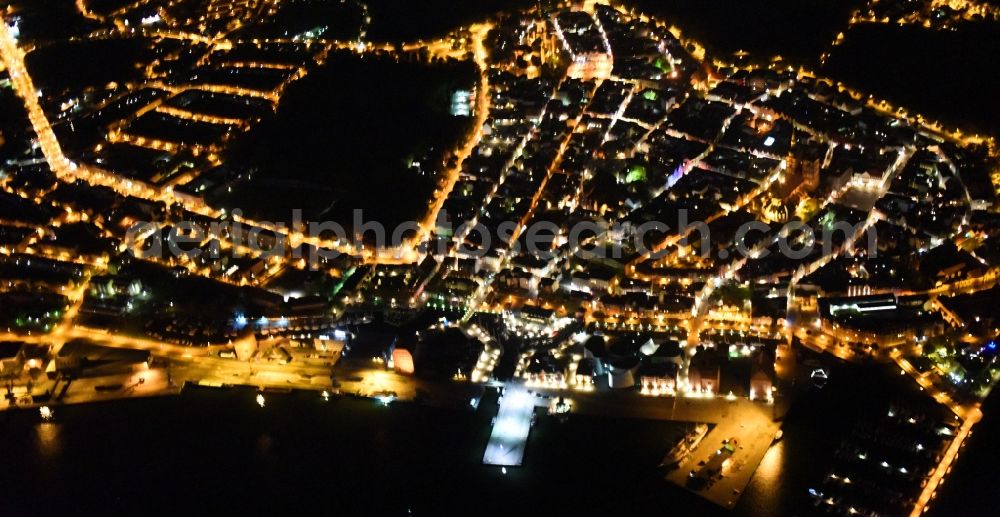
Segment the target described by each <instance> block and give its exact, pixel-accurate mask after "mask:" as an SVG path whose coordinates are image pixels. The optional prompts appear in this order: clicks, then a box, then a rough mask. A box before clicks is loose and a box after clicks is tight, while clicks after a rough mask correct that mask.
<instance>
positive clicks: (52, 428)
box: [35, 422, 62, 459]
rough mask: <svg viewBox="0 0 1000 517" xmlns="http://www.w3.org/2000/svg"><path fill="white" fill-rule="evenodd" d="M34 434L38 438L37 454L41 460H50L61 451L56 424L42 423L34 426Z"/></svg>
mask: <svg viewBox="0 0 1000 517" xmlns="http://www.w3.org/2000/svg"><path fill="white" fill-rule="evenodd" d="M35 432H36V433H37V437H38V452H39V454H40V455H41V456H42V457H43V458H45V459H52V458H54V457H55V456H56V455H58V454H59V453H60V452H61V451H62V441H61V440H60V439H59V425H58V424H54V423H52V422H42V423H40V424H38V425H36V426H35Z"/></svg>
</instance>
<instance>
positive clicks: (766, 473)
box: [754, 442, 785, 492]
mask: <svg viewBox="0 0 1000 517" xmlns="http://www.w3.org/2000/svg"><path fill="white" fill-rule="evenodd" d="M784 455H785V442H778V443H775V444H774V445H772V446H771V448H770V449H768V450H767V453H766V454H764V459H762V460H761V461H760V465H758V466H757V472H755V473H754V477H755V478H756V481H757V483H759V484H760V487H761V488H762V489H764V490H767V491H769V492H770V491H772V490H777V489H778V484H779V482H780V481H781V466H782V464H783V462H784Z"/></svg>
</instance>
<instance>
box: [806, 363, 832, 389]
mask: <svg viewBox="0 0 1000 517" xmlns="http://www.w3.org/2000/svg"><path fill="white" fill-rule="evenodd" d="M809 378H810V379H812V382H813V385H814V386H816V387H817V388H820V389H822V388H823V387H824V386H826V382H827V381H828V380H829V379H830V374H828V373H826V370H824V369H822V368H816V369H815V370H813V371H812V373H811V374H810V375H809Z"/></svg>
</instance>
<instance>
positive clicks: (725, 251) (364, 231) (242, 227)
mask: <svg viewBox="0 0 1000 517" xmlns="http://www.w3.org/2000/svg"><path fill="white" fill-rule="evenodd" d="M363 215H364V214H363V211H362V210H360V209H358V210H354V212H353V217H352V219H353V220H352V224H351V225H350V231H349V232H348V230H347V229H346V228H345V227H344V225H343V224H341V223H339V222H336V221H308V222H303V221H302V212H301V210H293V211H292V219H291V224H288V223H285V222H269V221H258V222H255V224H253V225H250V224H245V223H242V222H240V220H241V219H242V212H241V211H240V210H233V211H232V212H231V214H230V217H229V218H227V219H226V220H219V221H212V222H208V223H205V222H202V221H191V220H184V221H177V222H172V223H169V224H168V223H156V222H139V223H136V224H134V225H133V226H132V227H131V228H130V229H129V231H128V232H127V236H126V245H127V246H128V249H130V250H132V252H133V253H134V254H136V255H137V256H139V257H141V258H147V259H168V258H170V257H174V258H187V259H194V258H201V259H205V258H208V259H218V258H221V257H222V256H224V255H226V256H235V257H241V256H253V257H263V258H271V257H283V258H287V259H292V260H300V259H305V260H306V263H307V265H308V267H309V268H310V269H312V270H316V269H319V268H321V267H322V265H323V264H324V263H325V262H326V261H328V260H332V259H335V258H337V257H339V256H340V255H341V254H343V253H344V251H345V250H346V252H348V253H350V254H352V255H362V254H363V253H364V252H365V251H366V250H369V251H372V250H376V251H377V254H378V255H379V256H383V257H392V258H396V259H399V258H402V257H404V256H406V255H407V254H408V253H411V252H412V251H413V250H414V248H415V251H417V252H419V253H421V254H424V253H433V254H436V255H446V254H449V253H454V254H455V255H457V256H463V257H470V258H482V257H486V256H488V255H490V252H491V250H492V249H493V246H494V245H497V246H500V247H501V248H503V249H507V250H509V251H508V252H507V254H521V253H524V252H527V253H528V254H529V255H531V256H534V257H536V258H538V259H541V260H545V261H549V260H551V259H553V258H555V257H557V256H560V255H563V256H575V257H578V258H581V259H588V260H593V259H600V258H612V259H620V258H623V257H625V256H626V255H627V254H630V253H635V254H640V255H644V256H647V257H649V258H651V259H657V258H661V257H663V256H666V255H667V254H668V253H670V252H671V247H670V246H663V245H662V244H663V243H665V242H671V243H672V244H674V245H675V246H677V247H684V248H686V247H688V246H689V245H691V243H695V245H694V246H692V247H693V248H696V252H697V253H698V254H699V256H700V257H702V258H706V259H714V258H718V259H723V260H725V259H730V258H748V257H753V258H763V257H766V256H768V255H770V254H772V253H774V252H775V251H777V252H778V253H780V254H781V255H783V256H784V257H787V258H789V259H792V260H801V259H804V258H806V257H808V256H810V255H811V254H813V253H814V252H815V251H816V250H817V246H819V247H821V250H822V252H823V254H830V253H832V252H833V251H834V250H835V248H836V247H837V246H838V244H839V243H843V242H849V241H852V240H854V239H860V238H862V237H865V240H866V242H867V250H866V251H867V253H868V256H875V255H876V254H877V243H876V233H875V230H874V228H873V227H870V228H867V229H865V227H864V223H863V222H862V223H857V224H851V223H849V222H846V221H834V222H828V223H827V224H823V225H820V226H819V227H818V228H814V227H812V226H810V225H808V224H807V223H805V222H802V221H798V220H794V221H791V222H789V223H786V224H784V225H782V226H780V227H776V226H775V225H769V224H766V223H764V222H761V221H750V222H747V223H744V224H742V225H740V226H739V228H737V229H736V232H735V233H734V234H733V235H734V237H733V238H732V240H731V241H726V242H722V243H713V240H712V232H711V229H710V227H709V225H708V224H706V223H705V222H703V221H690V220H689V213H688V211H687V210H686V209H680V210H678V212H677V214H676V215H677V217H676V219H674V220H675V221H676V229H675V228H673V227H672V226H671V225H669V224H667V223H665V222H662V221H645V222H642V223H633V222H629V221H626V222H608V221H605V220H585V221H580V222H576V223H574V224H572V225H567V224H565V223H564V224H560V223H557V222H554V221H545V220H541V221H534V222H532V223H531V224H528V225H526V226H525V227H523V228H522V227H521V224H520V223H518V222H516V221H502V222H500V223H498V224H496V225H495V226H493V227H492V228H491V227H488V226H487V225H485V224H483V223H481V222H479V221H478V220H473V221H465V222H462V223H461V224H459V225H458V226H454V225H453V224H451V223H450V221H448V220H447V219H446V218H445V217H439V219H438V221H437V222H436V224H435V229H434V232H433V234H432V236H431V238H430V239H428V240H426V241H425V242H421V243H418V244H416V245H415V246H414V245H412V240H413V236H414V235H416V234H418V233H419V230H420V225H419V223H417V222H416V221H406V222H403V223H400V224H398V225H396V226H394V227H393V228H392V230H391V231H389V229H387V228H386V226H385V225H383V224H382V223H380V222H378V221H365V220H364V217H363ZM862 234H865V235H862ZM838 237H839V239H840V241H839V243H838ZM292 241H298V242H311V243H324V244H323V245H319V246H292V245H290V242H292ZM750 242H752V243H753V244H752V245H751V244H748V243H750ZM223 243H225V244H223ZM473 243H474V244H473ZM714 244H721V246H715V245H714ZM713 251H714V252H715V253H714V255H713Z"/></svg>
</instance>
